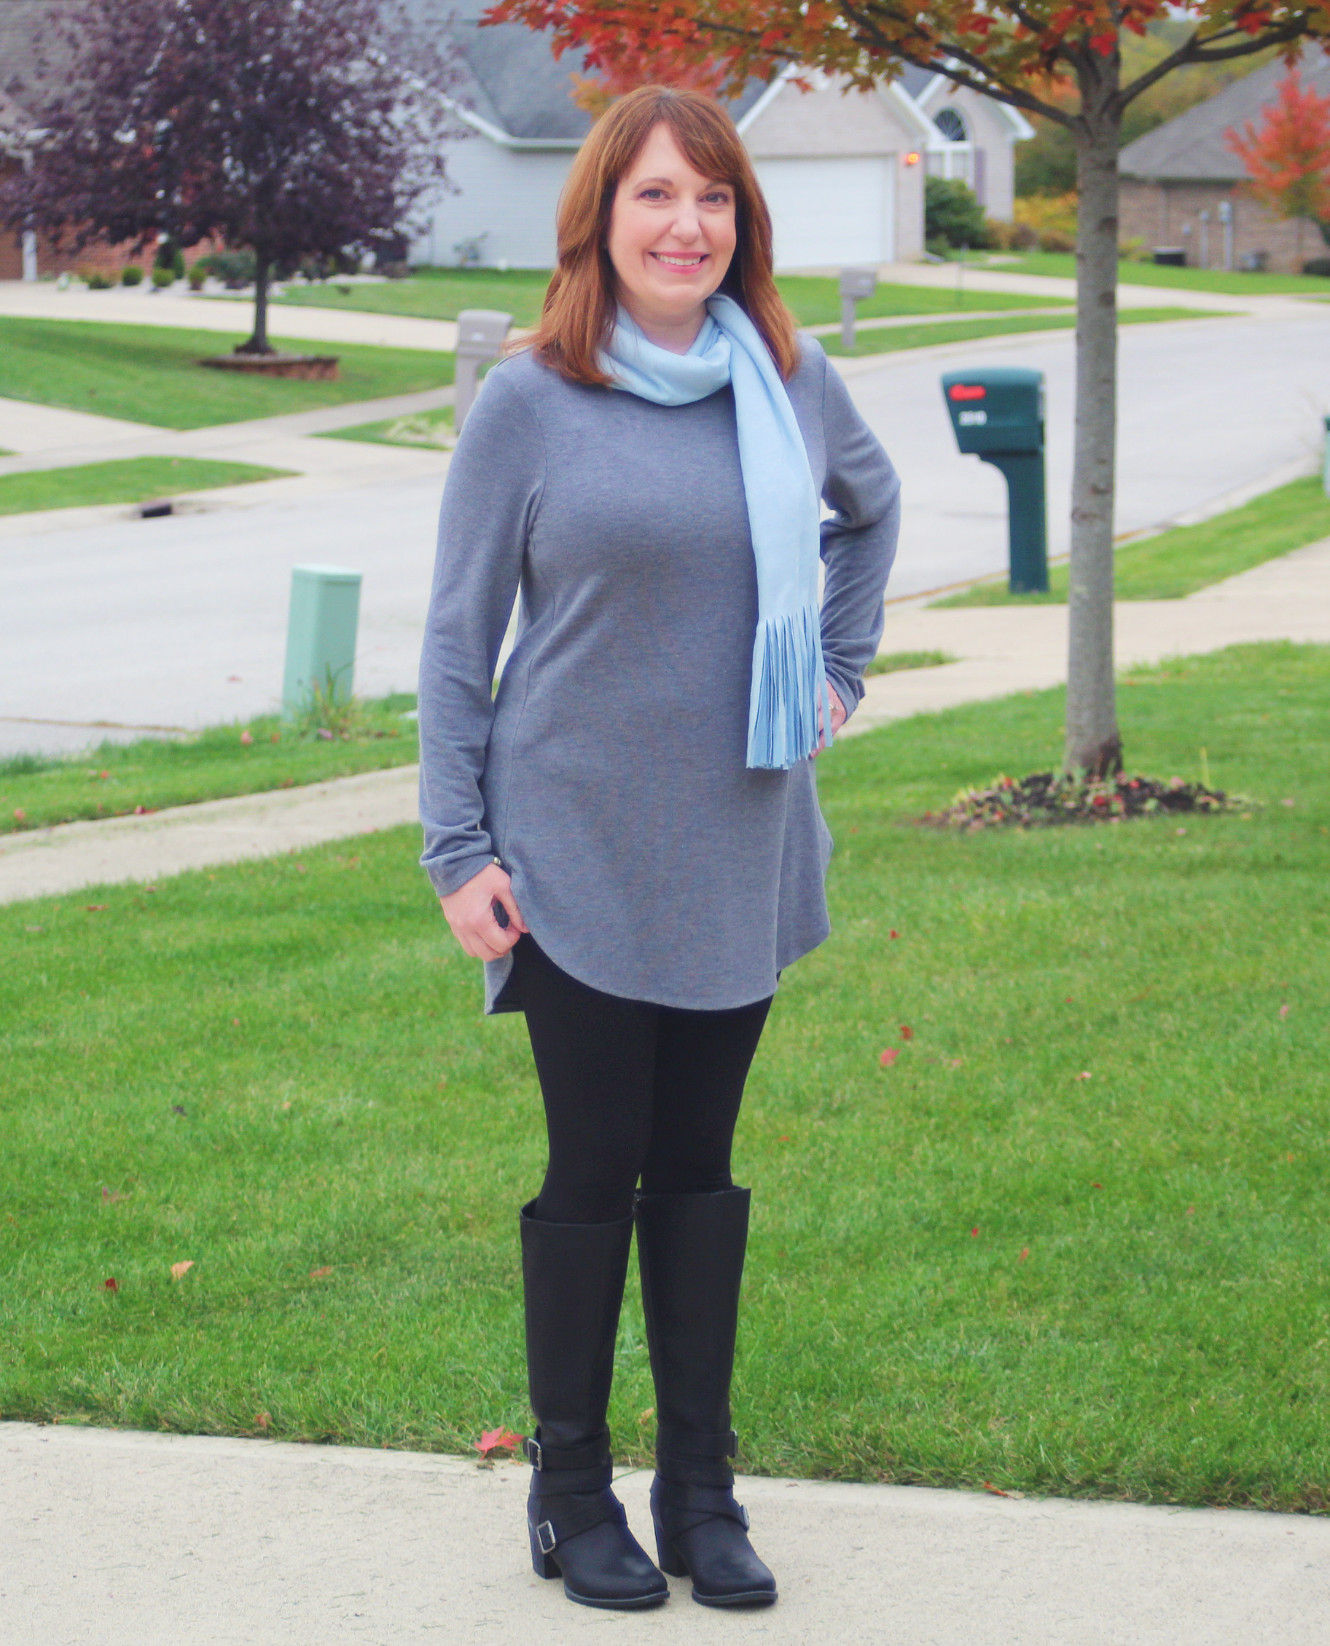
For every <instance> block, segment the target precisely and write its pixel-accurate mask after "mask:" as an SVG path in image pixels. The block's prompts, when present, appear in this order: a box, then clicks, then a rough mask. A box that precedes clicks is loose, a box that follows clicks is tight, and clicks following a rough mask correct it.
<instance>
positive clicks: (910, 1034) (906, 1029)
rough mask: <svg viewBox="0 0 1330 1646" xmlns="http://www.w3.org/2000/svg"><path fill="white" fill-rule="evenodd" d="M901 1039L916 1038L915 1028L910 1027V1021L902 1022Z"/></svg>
mask: <svg viewBox="0 0 1330 1646" xmlns="http://www.w3.org/2000/svg"><path fill="white" fill-rule="evenodd" d="M901 1039H902V1040H913V1039H914V1030H913V1029H912V1028H911V1027H910V1025H909V1024H908V1023H902V1024H901Z"/></svg>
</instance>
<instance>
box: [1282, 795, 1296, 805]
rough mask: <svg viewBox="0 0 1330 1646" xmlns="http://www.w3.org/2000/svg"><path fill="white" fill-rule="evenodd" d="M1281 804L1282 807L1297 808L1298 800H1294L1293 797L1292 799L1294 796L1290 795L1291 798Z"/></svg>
mask: <svg viewBox="0 0 1330 1646" xmlns="http://www.w3.org/2000/svg"><path fill="white" fill-rule="evenodd" d="M1279 804H1280V805H1281V806H1296V805H1297V801H1296V800H1294V798H1293V797H1292V795H1290V796H1289V797H1288V799H1287V800H1281V801H1280V802H1279Z"/></svg>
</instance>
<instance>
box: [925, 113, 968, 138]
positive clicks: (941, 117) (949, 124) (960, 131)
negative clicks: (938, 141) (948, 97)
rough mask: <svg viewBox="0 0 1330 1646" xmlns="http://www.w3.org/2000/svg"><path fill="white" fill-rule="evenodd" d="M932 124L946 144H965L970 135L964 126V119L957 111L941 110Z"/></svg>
mask: <svg viewBox="0 0 1330 1646" xmlns="http://www.w3.org/2000/svg"><path fill="white" fill-rule="evenodd" d="M933 124H934V125H935V126H936V127H937V129H938V130H939V131H940V132H941V133H942V135H943V136H944V137H945V138H946V140H947V141H948V143H966V142H968V141H969V138H970V133H969V130H968V129H967V127H966V124H965V117H964V115H963V114H961V112H960V110H959V109H941V110H939V112H938V115H937V118H936V119H935V120H934V121H933Z"/></svg>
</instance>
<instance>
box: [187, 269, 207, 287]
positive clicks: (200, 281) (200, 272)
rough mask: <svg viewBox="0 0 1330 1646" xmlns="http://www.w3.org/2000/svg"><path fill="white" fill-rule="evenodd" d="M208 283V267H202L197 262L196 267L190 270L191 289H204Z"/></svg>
mask: <svg viewBox="0 0 1330 1646" xmlns="http://www.w3.org/2000/svg"><path fill="white" fill-rule="evenodd" d="M207 283H208V271H207V269H201V268H200V267H199V266H198V264H197V263H195V265H194V267H193V268H192V269H191V270H190V271H189V289H190V291H202V290H203V288H204V286H205V285H207Z"/></svg>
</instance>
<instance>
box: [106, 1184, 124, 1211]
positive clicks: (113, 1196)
mask: <svg viewBox="0 0 1330 1646" xmlns="http://www.w3.org/2000/svg"><path fill="white" fill-rule="evenodd" d="M124 1198H125V1197H124V1196H123V1195H122V1194H121V1193H120V1191H119V1189H116V1190H111V1189H108V1188H107V1187H106V1185H105V1183H103V1184H102V1199H103V1200H104V1201H105V1202H106V1203H107V1205H108V1206H109V1205H110V1204H111V1202H112V1201H115V1200H123V1199H124Z"/></svg>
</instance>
